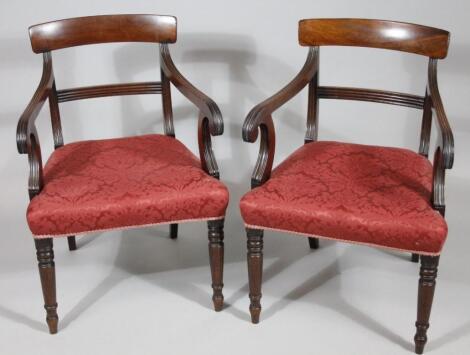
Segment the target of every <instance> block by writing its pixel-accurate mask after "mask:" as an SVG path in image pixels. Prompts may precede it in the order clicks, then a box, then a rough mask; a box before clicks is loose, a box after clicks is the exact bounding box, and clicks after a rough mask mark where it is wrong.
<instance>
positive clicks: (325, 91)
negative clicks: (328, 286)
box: [242, 19, 454, 354]
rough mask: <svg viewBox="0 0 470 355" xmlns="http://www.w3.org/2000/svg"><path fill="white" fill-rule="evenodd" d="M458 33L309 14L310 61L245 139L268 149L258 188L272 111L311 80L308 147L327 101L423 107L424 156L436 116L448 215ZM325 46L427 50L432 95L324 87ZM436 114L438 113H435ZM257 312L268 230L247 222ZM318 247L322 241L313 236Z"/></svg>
mask: <svg viewBox="0 0 470 355" xmlns="http://www.w3.org/2000/svg"><path fill="white" fill-rule="evenodd" d="M449 39H450V34H449V33H448V32H447V31H444V30H441V29H437V28H432V27H426V26H421V25H415V24H410V23H403V22H395V21H384V20H369V19H306V20H301V21H300V22H299V43H300V44H301V45H302V46H308V47H309V52H308V56H307V60H306V62H305V64H304V66H303V68H302V69H301V70H300V72H299V73H298V74H297V75H296V76H295V78H294V79H293V80H292V81H291V82H290V83H288V84H287V85H286V86H285V87H284V88H283V89H281V90H280V91H279V92H277V93H276V94H274V95H273V96H271V97H270V98H268V99H266V100H265V101H263V102H262V103H260V104H258V105H256V106H255V107H254V108H253V109H252V110H251V111H250V112H249V114H248V116H247V117H246V119H245V122H244V124H243V132H242V133H243V140H244V141H246V142H251V143H253V142H255V141H256V140H257V139H258V135H260V149H259V155H258V159H257V162H256V164H255V168H254V171H253V174H252V176H251V186H252V188H256V187H259V186H261V185H262V184H264V183H265V182H266V181H267V180H268V179H269V178H270V176H271V170H272V166H273V160H274V152H275V140H276V138H275V130H274V124H273V119H272V114H273V112H275V111H276V110H277V109H278V108H280V107H281V106H283V105H284V104H285V103H286V102H288V101H289V100H290V99H292V98H293V97H294V96H296V95H297V94H298V93H299V92H300V91H301V90H302V89H303V88H305V87H306V86H307V85H308V109H307V131H306V135H305V141H304V143H305V144H310V143H312V142H315V141H317V140H318V106H319V100H320V99H340V100H357V101H369V102H376V103H383V104H391V105H399V106H406V107H411V108H415V109H421V110H423V116H422V124H421V135H420V144H419V151H418V152H419V154H421V155H422V156H424V157H426V158H427V157H428V153H429V143H430V137H431V124H432V118H433V116H434V117H435V118H436V122H437V125H436V126H437V129H438V141H437V144H436V150H435V152H434V162H433V183H432V195H431V201H430V203H431V205H432V207H433V208H434V209H435V210H437V211H438V212H439V213H440V214H441V215H442V216H444V215H445V200H444V181H445V171H446V169H451V168H452V165H453V161H454V139H453V134H452V130H451V128H450V125H449V122H448V120H447V116H446V114H445V110H444V106H443V103H442V100H441V96H440V93H439V89H438V85H437V63H438V60H439V59H443V58H445V57H446V55H447V50H448V45H449ZM320 46H356V47H369V48H382V49H390V50H397V51H403V52H409V53H414V54H419V55H424V56H427V57H428V58H429V63H428V82H427V87H426V90H425V94H424V96H418V95H411V94H406V93H398V92H391V91H383V90H373V89H361V88H347V87H336V86H321V85H319V51H320ZM433 113H434V115H433ZM247 239H248V241H247V248H248V270H249V285H250V296H249V297H250V313H251V319H252V322H253V323H258V322H259V317H260V312H261V304H260V299H261V280H262V268H263V266H262V265H263V230H262V229H253V228H248V227H247ZM309 244H310V247H311V248H312V249H316V248H318V239H317V238H314V237H309ZM419 260H421V269H420V279H419V289H418V315H417V321H416V328H417V331H416V335H415V351H416V353H417V354H421V353H422V352H423V351H424V345H425V344H426V341H427V337H426V331H427V329H428V327H429V316H430V312H431V305H432V299H433V295H434V288H435V279H436V276H437V266H438V262H439V256H427V255H418V254H412V261H414V262H418V261H419Z"/></svg>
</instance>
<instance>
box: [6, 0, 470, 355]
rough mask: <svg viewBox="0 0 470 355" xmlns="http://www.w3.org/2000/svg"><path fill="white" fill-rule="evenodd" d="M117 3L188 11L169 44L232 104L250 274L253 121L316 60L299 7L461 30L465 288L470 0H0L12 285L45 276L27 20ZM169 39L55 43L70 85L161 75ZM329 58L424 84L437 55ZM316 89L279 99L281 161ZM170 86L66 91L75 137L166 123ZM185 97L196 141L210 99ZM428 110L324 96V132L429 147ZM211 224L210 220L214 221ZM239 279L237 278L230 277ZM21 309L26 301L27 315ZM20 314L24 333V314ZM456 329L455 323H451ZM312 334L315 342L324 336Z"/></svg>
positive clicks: (449, 68)
mask: <svg viewBox="0 0 470 355" xmlns="http://www.w3.org/2000/svg"><path fill="white" fill-rule="evenodd" d="M117 13H158V14H171V15H175V16H176V17H177V18H178V42H177V43H176V44H174V45H171V46H170V50H171V52H172V54H173V57H174V61H175V63H176V65H177V66H178V67H179V69H180V70H181V72H182V73H183V74H184V75H185V76H186V77H187V78H188V79H189V80H190V81H191V82H192V83H194V84H195V85H196V86H197V87H198V88H200V89H201V90H202V91H204V92H205V93H207V94H208V95H209V96H210V97H212V98H213V99H214V100H215V101H216V102H217V103H218V104H219V106H220V108H221V111H222V114H223V117H224V122H225V133H224V135H223V136H222V137H217V138H215V139H214V141H213V142H214V149H215V154H216V157H217V160H218V163H219V168H220V172H221V180H222V181H224V182H225V183H226V184H227V185H228V186H229V189H230V192H231V202H230V208H229V214H228V216H227V227H226V228H227V239H228V238H231V241H230V239H228V240H227V249H228V248H229V247H231V248H232V249H231V250H230V251H228V257H227V258H228V259H227V260H228V261H229V262H230V261H234V262H235V261H236V262H240V263H241V264H240V265H241V267H242V274H240V275H241V276H240V277H242V276H245V274H244V272H245V270H244V264H243V260H244V250H243V249H244V248H243V244H244V241H243V238H244V233H243V224H242V221H241V217H240V214H239V212H238V200H239V198H240V197H241V195H242V194H243V193H244V192H245V191H247V190H248V189H249V182H250V174H251V171H252V168H253V165H254V162H255V159H256V156H257V152H258V145H257V144H248V143H244V142H242V139H241V126H242V123H243V120H244V118H245V116H246V114H247V113H248V111H249V110H250V109H251V108H252V107H253V106H254V105H255V104H256V103H258V102H260V101H261V100H263V99H265V98H266V97H268V96H269V95H271V94H273V93H274V92H276V91H277V90H279V89H280V88H281V87H282V86H283V85H285V84H286V83H287V82H288V81H290V80H291V79H292V78H293V76H294V75H295V74H296V73H297V72H298V70H299V69H300V68H301V66H302V65H303V63H304V60H305V58H306V55H307V49H306V48H303V47H300V46H299V45H298V43H297V23H298V20H299V19H301V18H313V17H362V18H380V19H392V20H399V21H406V22H413V23H420V24H425V25H430V26H435V27H439V28H443V29H446V30H448V31H450V32H451V34H452V35H451V44H450V49H449V55H448V58H447V59H445V60H444V61H442V62H441V63H440V64H439V77H438V79H439V84H440V90H441V94H442V97H443V100H444V104H445V106H446V111H447V114H448V118H449V120H450V123H451V126H452V128H453V131H454V134H455V142H456V154H455V165H454V169H453V170H451V171H450V172H449V173H448V178H447V206H448V209H447V213H448V222H449V227H450V228H449V229H450V234H449V247H448V249H449V251H448V253H449V255H450V256H449V257H448V258H445V260H446V262H447V263H448V265H451V266H452V267H453V268H452V272H451V269H450V266H448V267H449V269H448V272H447V277H449V278H450V279H452V280H459V281H461V280H467V281H464V284H465V285H466V286H465V287H466V289H465V290H466V291H465V292H469V291H468V287H469V281H468V280H470V277H469V276H468V273H467V274H466V275H465V271H466V270H467V271H468V264H467V263H466V262H465V260H466V258H467V257H468V246H469V245H470V244H469V243H468V242H465V239H468V227H469V225H470V222H469V221H468V212H464V210H468V201H469V195H470V186H469V184H468V183H469V178H470V168H469V158H468V157H469V155H468V152H469V149H470V139H469V138H470V121H469V116H470V110H469V99H470V69H469V57H470V30H469V27H468V14H469V13H470V2H468V1H463V0H460V1H459V0H451V1H437V0H420V1H416V0H415V1H407V0H395V1H383V0H380V1H365V0H362V1H348V0H328V1H311V0H310V1H304V0H297V1H268V0H259V1H253V0H251V1H247V0H238V1H215V0H213V1H212V0H200V1H197V2H195V1H175V0H173V1H170V0H160V1H116V0H114V1H111V0H101V1H93V0H80V1H76V2H71V1H51V0H43V1H26V0H17V1H14V2H7V1H2V2H1V4H0V108H1V110H0V127H1V130H0V154H1V160H0V164H1V170H0V184H1V186H2V189H1V192H0V197H1V198H0V222H1V224H0V225H1V226H2V233H1V237H0V287H1V291H0V299H3V298H5V300H6V299H12V298H17V297H19V296H18V295H19V294H21V287H22V286H21V284H18V285H17V286H15V287H13V286H11V284H7V283H6V282H3V281H1V280H2V278H1V277H2V275H3V276H4V277H5V280H7V279H12V278H13V276H12V275H15V273H18V272H25V273H28V274H32V276H31V277H32V279H33V277H36V275H35V274H34V275H33V273H34V272H35V270H34V264H35V262H34V253H33V245H32V242H31V241H30V240H29V232H28V228H27V225H26V221H25V217H24V215H25V209H26V206H27V203H28V198H27V174H28V168H27V158H26V156H20V155H18V153H17V151H16V144H15V130H16V124H17V120H18V118H19V116H20V114H21V113H22V111H23V109H24V108H25V106H26V104H27V103H28V101H29V99H30V98H31V97H32V94H33V92H34V90H35V88H36V86H37V84H38V82H39V79H40V75H41V68H42V58H41V56H40V55H35V54H34V53H32V51H31V47H30V42H29V38H28V31H27V28H28V26H30V25H32V24H36V23H40V22H45V21H50V20H54V19H60V18H67V17H76V16H86V15H97V14H117ZM157 53H158V52H157V47H156V46H154V45H149V44H109V45H102V46H87V47H78V48H72V49H66V50H62V51H58V52H55V53H54V54H53V59H54V70H55V75H56V80H57V86H58V88H67V87H74V86H81V85H94V84H102V83H115V82H123V81H140V80H159V66H158V56H157ZM320 70H321V75H320V78H321V83H322V84H325V85H344V86H359V87H371V88H379V89H385V90H396V91H404V92H409V93H416V94H420V95H422V94H424V90H425V83H426V71H427V59H426V58H424V57H419V56H415V55H410V54H404V53H398V52H397V53H394V52H389V51H381V50H368V49H358V48H324V49H322V51H321V64H320ZM306 99H307V93H306V91H304V92H303V93H302V94H301V95H299V96H298V97H296V98H295V99H293V100H292V101H291V102H290V103H289V104H288V105H287V106H285V108H282V109H280V110H279V111H278V112H276V113H275V117H274V118H275V125H276V131H277V138H278V139H277V140H278V142H277V147H276V160H275V161H276V162H279V161H280V160H281V159H283V158H285V157H286V156H287V155H288V154H289V153H290V152H292V151H293V150H294V149H296V148H297V147H298V146H300V145H301V144H302V142H303V137H304V133H305V122H306V120H305V116H306V110H307V105H306ZM160 100H161V99H160V97H159V96H134V97H123V98H119V97H117V98H107V99H99V100H85V101H80V102H73V103H65V104H62V105H61V116H62V126H63V131H64V139H65V142H72V141H75V140H80V139H94V138H105V137H118V136H126V135H136V134H143V133H151V132H162V131H163V124H162V115H161V102H160ZM173 102H174V116H175V129H176V135H177V137H178V138H179V139H181V140H182V141H183V142H184V143H185V144H187V145H188V146H189V147H190V148H191V149H192V151H193V152H195V153H197V138H196V121H197V120H196V118H197V111H196V109H195V108H194V107H192V106H191V104H190V103H189V102H188V101H187V100H186V99H185V98H184V97H182V96H181V95H180V94H179V93H178V92H177V91H176V90H175V89H173ZM48 114H49V112H48V108H47V105H45V106H44V109H43V112H42V113H41V115H40V117H39V118H38V121H37V122H38V126H39V132H40V139H41V145H42V150H43V158H44V159H45V158H46V157H47V156H48V155H49V154H50V152H51V151H52V149H53V141H52V135H51V129H50V121H49V118H48ZM420 124H421V114H420V112H418V111H416V110H413V109H406V108H399V107H393V106H383V105H377V104H372V103H370V104H369V103H358V102H344V101H343V102H341V101H322V102H321V104H320V133H319V138H320V139H322V140H327V139H329V140H344V141H351V142H361V143H370V144H379V145H391V146H402V147H408V148H411V149H414V150H417V148H418V144H419V129H420ZM199 230H200V231H201V232H202V233H203V228H201V229H198V231H199ZM162 231H163V230H162ZM161 233H163V232H161ZM183 234H184V231H183ZM235 240H236V241H235ZM64 243H65V242H64ZM305 243H306V242H305ZM465 243H466V244H465ZM59 251H60V250H59ZM276 252H278V253H282V250H277V251H276V250H274V249H273V255H274V254H275V253H276ZM64 254H66V253H65V251H64ZM64 258H65V256H64ZM201 265H204V263H201ZM443 268H445V266H443ZM444 270H445V269H444ZM458 270H460V272H461V274H459V275H456V274H455V273H454V271H456V272H458ZM444 273H445V271H444ZM64 277H65V276H64ZM34 282H36V281H34ZM34 282H33V283H34ZM240 282H242V281H240ZM229 283H230V281H229V280H227V279H226V285H228V284H229ZM242 285H243V282H242ZM33 286H34V287H32V290H34V291H32V292H35V295H37V296H38V297H39V292H40V291H39V285H38V284H37V283H36V284H34V285H33ZM36 288H37V290H36ZM62 294H65V291H64V292H63V293H62ZM243 297H244V295H243ZM413 297H414V296H413ZM467 299H468V297H467ZM75 301H76V300H75ZM59 302H60V300H59ZM71 302H72V301H71ZM33 303H34V306H35V307H36V308H38V309H39V310H38V313H37V319H39V320H41V321H42V318H43V315H42V314H41V313H40V311H41V309H40V303H41V302H39V301H37V302H33ZM244 305H245V303H243V307H244ZM467 306H468V303H467V304H465V305H464V304H462V307H467ZM5 307H6V306H5ZM18 307H21V306H18ZM243 307H242V309H243V310H244V311H246V310H247V309H246V308H243ZM466 309H468V308H466ZM0 311H2V308H0ZM108 311H109V310H108ZM205 311H206V310H205ZM444 311H445V309H444V305H443V307H442V312H444ZM11 312H12V311H11V310H8V307H6V309H4V310H3V313H2V312H0V317H2V315H3V316H4V317H5V318H9V319H10V318H13V319H15V317H14V316H12V313H11ZM413 312H414V311H413ZM287 313H288V311H287ZM467 313H468V312H467ZM14 314H15V313H13V315H14ZM413 314H414V313H413ZM8 316H10V317H8ZM21 317H22V316H21V315H18V314H17V317H16V318H19V319H21ZM275 318H276V317H273V319H275ZM314 318H315V317H314V314H312V319H314ZM237 321H239V320H237ZM273 321H274V320H273ZM461 322H462V324H463V326H462V327H461V328H459V329H460V332H461V333H462V336H463V335H465V337H467V338H468V332H469V331H470V326H469V324H470V323H469V320H468V317H467V319H463V320H461ZM20 323H21V322H20ZM409 323H410V327H408V328H406V329H407V331H409V333H410V336H411V332H412V331H411V325H412V322H409ZM6 324H7V323H5V324H3V325H4V326H7V325H6ZM1 327H2V324H1V323H0V329H1ZM17 327H18V331H19V332H20V333H21V329H22V328H21V326H20V325H18V326H17ZM462 329H463V330H462ZM451 330H452V327H451V328H449V329H448V330H446V331H449V332H451ZM444 332H445V331H444ZM1 333H2V331H1V330H0V334H1ZM405 334H406V332H405ZM0 337H1V335H0ZM387 341H389V340H387ZM0 343H2V342H1V341H0ZM392 343H393V341H392ZM312 344H315V342H313V341H312ZM467 344H468V341H467ZM2 345H3V344H1V345H0V348H1V346H2Z"/></svg>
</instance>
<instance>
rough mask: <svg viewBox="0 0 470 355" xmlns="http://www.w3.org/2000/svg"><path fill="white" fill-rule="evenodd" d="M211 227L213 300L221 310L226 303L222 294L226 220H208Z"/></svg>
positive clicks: (210, 251) (215, 306)
mask: <svg viewBox="0 0 470 355" xmlns="http://www.w3.org/2000/svg"><path fill="white" fill-rule="evenodd" d="M207 225H208V228H209V258H210V264H211V275H212V290H213V295H212V301H213V302H214V309H215V310H216V311H217V312H219V311H221V310H222V308H223V305H224V295H223V294H222V288H223V287H224V284H223V275H224V220H217V221H209V222H207Z"/></svg>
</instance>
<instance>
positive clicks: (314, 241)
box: [308, 237, 320, 249]
mask: <svg viewBox="0 0 470 355" xmlns="http://www.w3.org/2000/svg"><path fill="white" fill-rule="evenodd" d="M308 244H309V245H310V249H318V247H319V245H320V243H319V242H318V238H314V237H308Z"/></svg>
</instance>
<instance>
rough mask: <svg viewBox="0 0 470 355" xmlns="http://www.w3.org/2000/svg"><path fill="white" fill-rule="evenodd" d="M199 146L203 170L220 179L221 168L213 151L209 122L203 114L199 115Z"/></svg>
mask: <svg viewBox="0 0 470 355" xmlns="http://www.w3.org/2000/svg"><path fill="white" fill-rule="evenodd" d="M198 145H199V157H200V160H201V167H202V169H203V170H204V171H205V172H206V173H208V174H209V175H211V176H213V177H215V178H216V179H219V177H220V175H219V168H218V166H217V161H216V160H215V155H214V152H213V150H212V140H211V133H210V128H209V120H208V118H207V117H206V116H205V115H204V114H203V113H202V112H201V113H200V114H199V122H198Z"/></svg>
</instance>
